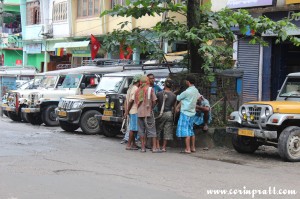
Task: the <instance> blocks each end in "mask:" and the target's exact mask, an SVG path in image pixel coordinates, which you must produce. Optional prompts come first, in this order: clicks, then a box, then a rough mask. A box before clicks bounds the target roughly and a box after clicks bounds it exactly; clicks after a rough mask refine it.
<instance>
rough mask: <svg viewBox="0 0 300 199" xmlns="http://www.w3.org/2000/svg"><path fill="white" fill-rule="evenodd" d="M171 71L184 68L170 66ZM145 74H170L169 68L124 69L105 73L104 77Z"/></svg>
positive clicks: (180, 70)
mask: <svg viewBox="0 0 300 199" xmlns="http://www.w3.org/2000/svg"><path fill="white" fill-rule="evenodd" d="M170 70H171V73H179V72H184V71H186V69H185V68H171V69H170ZM139 74H141V75H147V74H153V75H154V76H156V77H166V76H168V75H169V74H170V71H169V69H167V68H164V69H153V70H125V71H122V72H116V73H109V74H105V75H104V77H131V76H134V75H139Z"/></svg>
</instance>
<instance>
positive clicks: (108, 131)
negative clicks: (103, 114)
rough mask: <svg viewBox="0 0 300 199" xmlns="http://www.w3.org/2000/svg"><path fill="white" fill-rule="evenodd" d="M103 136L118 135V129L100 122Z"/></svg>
mask: <svg viewBox="0 0 300 199" xmlns="http://www.w3.org/2000/svg"><path fill="white" fill-rule="evenodd" d="M102 128H103V135H104V136H106V137H115V136H117V135H118V134H119V132H120V128H117V127H115V126H112V125H109V124H108V122H102Z"/></svg>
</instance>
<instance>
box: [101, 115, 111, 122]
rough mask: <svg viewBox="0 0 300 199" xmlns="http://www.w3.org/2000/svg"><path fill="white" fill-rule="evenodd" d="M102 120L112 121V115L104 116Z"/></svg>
mask: <svg viewBox="0 0 300 199" xmlns="http://www.w3.org/2000/svg"><path fill="white" fill-rule="evenodd" d="M102 120H105V121H110V116H102Z"/></svg>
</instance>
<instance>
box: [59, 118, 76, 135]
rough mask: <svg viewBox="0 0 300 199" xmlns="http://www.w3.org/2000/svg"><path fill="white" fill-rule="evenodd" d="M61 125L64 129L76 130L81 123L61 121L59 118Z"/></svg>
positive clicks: (68, 130)
mask: <svg viewBox="0 0 300 199" xmlns="http://www.w3.org/2000/svg"><path fill="white" fill-rule="evenodd" d="M59 126H60V127H61V128H62V129H63V130H64V131H67V132H74V131H76V130H77V129H78V128H79V125H77V124H72V123H69V122H66V121H60V120H59Z"/></svg>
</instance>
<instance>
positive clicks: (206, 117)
mask: <svg viewBox="0 0 300 199" xmlns="http://www.w3.org/2000/svg"><path fill="white" fill-rule="evenodd" d="M203 113H204V114H203V115H204V116H203V119H204V126H203V130H204V131H207V130H208V126H207V125H208V120H209V111H206V110H205V111H203Z"/></svg>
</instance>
